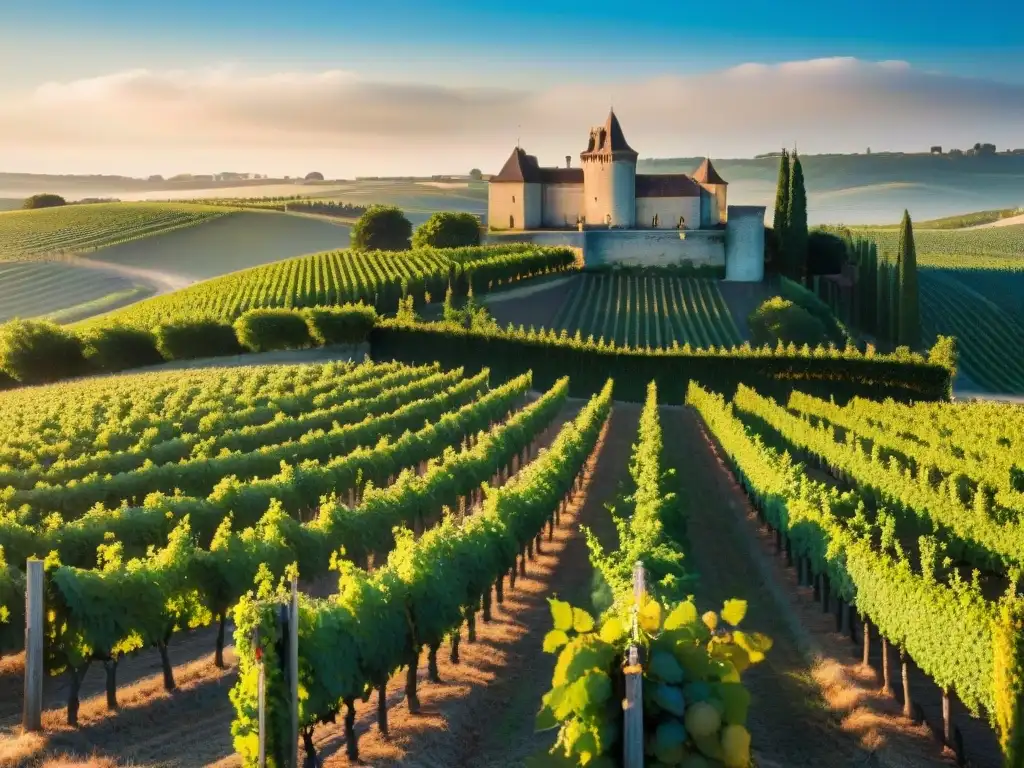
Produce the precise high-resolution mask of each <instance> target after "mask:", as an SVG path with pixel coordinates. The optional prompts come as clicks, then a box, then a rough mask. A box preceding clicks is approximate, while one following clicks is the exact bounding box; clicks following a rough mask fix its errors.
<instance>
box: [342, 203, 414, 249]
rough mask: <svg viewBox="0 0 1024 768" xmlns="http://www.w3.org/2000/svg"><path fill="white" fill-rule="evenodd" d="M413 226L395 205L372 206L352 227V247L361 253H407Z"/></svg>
mask: <svg viewBox="0 0 1024 768" xmlns="http://www.w3.org/2000/svg"><path fill="white" fill-rule="evenodd" d="M411 237H412V224H410V223H409V220H408V219H407V218H405V214H404V213H402V210H401V209H400V208H398V207H397V206H394V205H371V206H370V207H369V208H367V209H366V213H364V214H363V215H362V216H360V217H359V220H358V221H357V222H356V223H355V225H353V227H352V247H353V248H355V249H356V250H359V251H407V250H409V247H410V246H409V240H410V238H411Z"/></svg>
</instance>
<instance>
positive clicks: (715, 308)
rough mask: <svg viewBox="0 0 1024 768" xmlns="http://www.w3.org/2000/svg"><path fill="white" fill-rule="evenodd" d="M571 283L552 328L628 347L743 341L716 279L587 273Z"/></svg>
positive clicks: (730, 344) (725, 344) (734, 342)
mask: <svg viewBox="0 0 1024 768" xmlns="http://www.w3.org/2000/svg"><path fill="white" fill-rule="evenodd" d="M576 282H577V284H576V286H575V288H574V290H573V292H572V294H571V295H570V296H569V298H568V299H567V300H566V302H565V304H564V305H563V307H562V310H561V311H560V312H559V314H558V316H557V317H556V318H555V321H554V327H555V330H559V331H561V330H565V331H567V332H568V333H569V334H570V335H573V334H575V333H576V332H577V331H578V332H579V333H580V335H581V336H582V337H583V338H584V339H586V338H587V337H588V336H593V337H594V339H595V340H599V339H604V340H605V341H606V342H611V341H614V342H615V344H616V345H619V346H632V347H652V348H656V347H666V348H670V347H672V346H673V345H675V344H678V345H679V346H683V345H685V344H689V345H690V346H692V347H710V346H716V347H731V346H734V345H738V344H740V343H742V338H741V336H740V332H739V330H738V329H737V326H736V323H735V321H734V320H733V317H732V314H731V313H730V312H729V308H728V307H727V306H726V304H725V301H724V300H723V299H722V295H721V293H720V292H719V290H718V284H717V282H716V281H715V280H708V279H699V278H684V277H666V276H658V275H653V276H652V275H615V274H587V275H583V276H582V277H581V278H580V279H579V280H577V281H576Z"/></svg>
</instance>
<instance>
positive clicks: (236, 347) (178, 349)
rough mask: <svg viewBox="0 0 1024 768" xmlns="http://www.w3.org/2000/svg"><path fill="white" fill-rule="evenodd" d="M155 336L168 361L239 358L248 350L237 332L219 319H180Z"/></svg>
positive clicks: (157, 330) (158, 329)
mask: <svg viewBox="0 0 1024 768" xmlns="http://www.w3.org/2000/svg"><path fill="white" fill-rule="evenodd" d="M153 333H154V334H155V335H156V345H157V349H159V350H160V354H161V355H163V356H164V359H166V360H194V359H196V358H199V357H221V356H223V355H239V354H241V353H242V352H244V351H245V350H244V349H242V346H241V345H240V344H239V343H238V338H237V337H236V336H235V329H234V328H233V327H232V326H230V325H228V324H227V323H221V322H218V321H217V320H178V321H177V322H173V323H167V324H165V325H158V326H157V327H156V328H155V329H154V331H153Z"/></svg>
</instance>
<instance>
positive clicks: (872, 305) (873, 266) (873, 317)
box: [866, 240, 878, 333]
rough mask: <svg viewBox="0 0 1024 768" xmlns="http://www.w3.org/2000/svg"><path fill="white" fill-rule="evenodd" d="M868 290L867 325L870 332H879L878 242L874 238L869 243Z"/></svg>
mask: <svg viewBox="0 0 1024 768" xmlns="http://www.w3.org/2000/svg"><path fill="white" fill-rule="evenodd" d="M867 290H868V292H869V303H868V321H867V326H866V327H867V329H868V331H869V332H871V333H878V243H876V242H875V241H873V240H872V241H871V242H870V243H869V244H868V279H867Z"/></svg>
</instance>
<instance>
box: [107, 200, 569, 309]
mask: <svg viewBox="0 0 1024 768" xmlns="http://www.w3.org/2000/svg"><path fill="white" fill-rule="evenodd" d="M267 215H274V214H267ZM575 266H576V265H575V255H574V254H573V252H572V251H570V250H569V249H565V248H538V247H536V246H529V245H519V244H515V245H504V246H484V247H476V248H448V249H431V248H424V249H419V250H413V251H400V252H399V251H375V252H359V251H328V252H324V253H315V254H312V255H309V256H300V257H297V258H294V259H287V260H285V261H279V262H275V263H273V264H267V265H265V266H262V267H254V268H252V269H246V270H242V271H240V272H234V273H231V274H229V275H224V276H223V277H219V278H215V279H213V280H207V281H205V282H203V283H200V284H199V285H195V286H192V287H189V288H186V289H184V290H181V291H175V292H174V293H170V294H167V295H164V296H159V297H156V298H153V299H150V300H148V301H144V302H140V303H138V304H136V305H134V306H132V307H129V308H128V309H126V310H124V311H122V312H118V313H116V314H115V315H112V316H111V319H114V320H117V321H120V322H122V323H125V324H128V325H134V326H140V327H144V328H151V327H153V326H154V325H156V324H157V323H160V322H165V321H168V320H172V319H175V318H181V317H188V318H194V317H200V316H201V317H212V318H216V319H220V320H231V319H234V318H236V317H238V316H239V315H240V314H242V313H243V312H245V311H246V310H248V309H254V308H258V307H308V306H326V305H332V304H344V303H346V302H358V301H365V302H367V303H370V304H373V305H374V306H376V308H377V309H378V311H381V312H394V311H395V310H396V308H397V307H398V301H399V299H400V298H401V297H402V296H403V295H406V294H408V295H412V296H413V297H414V298H415V299H416V301H417V303H422V302H423V301H435V302H441V301H442V300H443V299H444V296H445V291H446V290H447V288H448V285H449V283H450V282H451V281H452V280H455V281H457V282H458V284H459V285H460V286H461V290H462V291H463V292H466V291H468V289H469V286H470V285H472V288H473V290H474V291H475V292H477V293H486V292H487V291H489V290H492V289H494V288H497V287H499V286H501V285H505V284H509V283H512V282H516V281H518V280H522V279H525V278H528V277H534V276H538V275H544V274H551V273H555V272H562V271H566V270H570V269H573V268H575Z"/></svg>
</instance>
